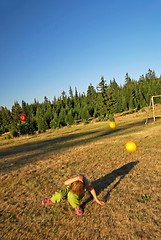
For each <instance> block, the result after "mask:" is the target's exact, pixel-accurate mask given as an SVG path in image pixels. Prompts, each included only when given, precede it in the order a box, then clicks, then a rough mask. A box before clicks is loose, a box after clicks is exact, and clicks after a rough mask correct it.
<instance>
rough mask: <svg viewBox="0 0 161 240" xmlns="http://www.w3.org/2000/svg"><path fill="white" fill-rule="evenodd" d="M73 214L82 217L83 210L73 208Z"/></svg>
mask: <svg viewBox="0 0 161 240" xmlns="http://www.w3.org/2000/svg"><path fill="white" fill-rule="evenodd" d="M75 213H76V214H77V215H78V216H82V215H83V209H82V208H81V207H77V208H75Z"/></svg>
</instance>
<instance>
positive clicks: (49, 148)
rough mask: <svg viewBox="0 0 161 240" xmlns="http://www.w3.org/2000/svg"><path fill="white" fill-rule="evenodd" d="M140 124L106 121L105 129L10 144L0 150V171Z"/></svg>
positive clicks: (116, 133) (129, 129) (18, 166)
mask: <svg viewBox="0 0 161 240" xmlns="http://www.w3.org/2000/svg"><path fill="white" fill-rule="evenodd" d="M142 124H144V121H139V122H135V123H129V124H125V125H124V126H122V127H117V128H116V129H110V128H109V127H108V123H107V130H106V129H103V130H95V131H94V130H92V131H86V132H81V133H73V134H68V135H65V136H60V137H54V138H52V139H47V140H39V141H37V142H34V143H25V144H21V145H19V146H12V147H9V148H6V149H5V150H1V151H0V160H1V163H0V171H2V172H6V171H11V170H14V169H15V170H16V169H19V168H21V167H22V166H23V165H26V164H29V163H32V162H34V163H35V162H36V161H39V160H43V158H44V157H46V155H50V154H52V157H53V155H54V153H55V152H56V151H60V150H61V151H64V150H66V149H68V148H70V147H73V146H81V145H82V144H85V143H89V142H92V141H94V140H99V139H101V138H102V137H108V136H112V135H113V136H114V135H120V134H121V135H123V134H127V133H130V132H132V131H134V130H133V128H135V127H139V126H141V125H142ZM135 131H136V130H135ZM82 138H83V139H82ZM8 157H9V158H11V159H10V160H8V161H7V162H6V158H8Z"/></svg>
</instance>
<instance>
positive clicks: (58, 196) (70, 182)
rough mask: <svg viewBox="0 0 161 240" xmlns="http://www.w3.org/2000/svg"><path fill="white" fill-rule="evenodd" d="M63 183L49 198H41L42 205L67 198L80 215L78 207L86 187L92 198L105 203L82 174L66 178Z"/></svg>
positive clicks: (81, 211) (81, 210) (81, 212)
mask: <svg viewBox="0 0 161 240" xmlns="http://www.w3.org/2000/svg"><path fill="white" fill-rule="evenodd" d="M64 184H65V186H66V187H65V188H64V189H63V190H60V191H57V192H55V193H54V195H53V196H52V197H51V199H49V198H46V199H44V200H42V205H44V206H46V205H53V204H54V203H58V202H60V201H62V200H65V199H67V200H68V202H69V203H70V205H71V206H72V208H74V209H75V213H76V214H77V215H78V216H81V215H82V214H83V209H82V208H81V207H80V200H81V199H82V198H83V196H84V193H85V190H86V189H87V190H89V191H90V192H91V194H92V196H93V198H94V200H95V201H96V202H97V203H98V204H100V205H103V204H104V203H105V202H104V201H101V200H99V199H98V198H97V195H96V191H95V189H94V188H93V186H92V184H91V182H90V181H89V180H88V179H87V178H86V177H85V176H84V175H77V176H74V177H71V178H69V179H67V180H66V181H65V182H64Z"/></svg>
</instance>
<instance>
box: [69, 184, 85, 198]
mask: <svg viewBox="0 0 161 240" xmlns="http://www.w3.org/2000/svg"><path fill="white" fill-rule="evenodd" d="M84 190H85V186H84V184H83V183H82V182H81V181H75V182H73V183H72V184H71V185H70V191H72V192H73V193H75V194H77V195H82V194H83V193H84Z"/></svg>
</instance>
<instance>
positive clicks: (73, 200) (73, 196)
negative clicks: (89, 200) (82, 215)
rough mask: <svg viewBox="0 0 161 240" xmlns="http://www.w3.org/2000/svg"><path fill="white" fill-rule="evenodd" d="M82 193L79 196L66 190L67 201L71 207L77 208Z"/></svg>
mask: <svg viewBox="0 0 161 240" xmlns="http://www.w3.org/2000/svg"><path fill="white" fill-rule="evenodd" d="M83 196H84V194H82V195H81V196H79V195H77V194H75V193H73V192H71V191H69V192H68V202H69V203H70V205H71V206H72V207H73V208H77V207H79V206H80V200H81V199H82V198H83Z"/></svg>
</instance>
